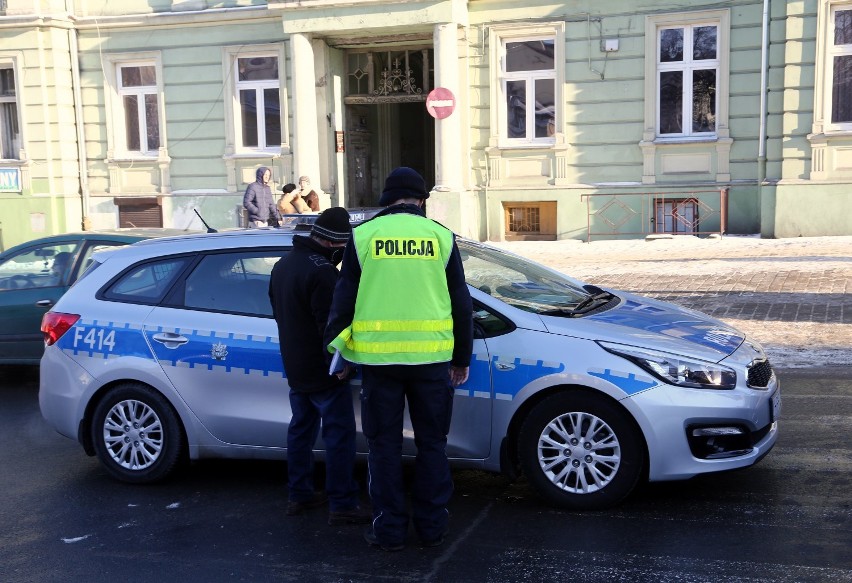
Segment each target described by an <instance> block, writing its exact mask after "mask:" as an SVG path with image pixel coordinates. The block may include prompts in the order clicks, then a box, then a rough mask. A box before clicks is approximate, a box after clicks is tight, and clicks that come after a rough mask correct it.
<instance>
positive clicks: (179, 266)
mask: <svg viewBox="0 0 852 583" xmlns="http://www.w3.org/2000/svg"><path fill="white" fill-rule="evenodd" d="M189 260H190V258H189V257H177V258H171V259H167V260H161V261H152V262H148V263H143V264H140V265H136V266H134V267H131V268H130V269H129V270H128V271H126V272H124V273H123V274H122V275H121V276H120V277H119V278H118V279H117V280H116V281H114V282H113V283H112V284H111V285H110V286H109V287H108V288H107V289H106V291H105V292H104V294H103V295H104V297H105V298H106V299H108V300H119V301H130V302H138V303H143V304H149V303H150V304H153V303H157V302H159V301H160V299H161V298H162V297H163V296H164V295H165V293H166V292H167V291H168V290H169V288H170V287H171V285H172V283H174V281H175V278H177V276H178V275H180V273H181V271H183V268H184V267H185V266H186V264H187V263H188V262H189Z"/></svg>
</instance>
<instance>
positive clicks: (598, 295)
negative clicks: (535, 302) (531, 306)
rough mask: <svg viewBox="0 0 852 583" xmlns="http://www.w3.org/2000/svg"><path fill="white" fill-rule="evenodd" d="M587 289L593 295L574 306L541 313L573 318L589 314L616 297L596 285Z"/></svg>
mask: <svg viewBox="0 0 852 583" xmlns="http://www.w3.org/2000/svg"><path fill="white" fill-rule="evenodd" d="M585 289H586V290H587V291H591V292H593V293H592V295H590V296H589V297H587V298H586V299H584V300H582V301H581V302H580V303H579V304H577V305H576V306H574V307H573V308H554V309H552V310H545V311H544V312H539V313H540V314H541V315H543V316H567V317H568V318H573V317H575V316H581V315H583V314H587V313H589V312H591V311H592V310H594V309H595V308H599V307H600V306H601V305H603V304H606V303H609V302H610V301H611V300H612V299H613V298H614V297H616V295H615V294H611V293H609V292H608V291H604V290H602V289H601V288H599V287H597V286H594V285H587V286H585Z"/></svg>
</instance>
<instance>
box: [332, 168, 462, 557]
mask: <svg viewBox="0 0 852 583" xmlns="http://www.w3.org/2000/svg"><path fill="white" fill-rule="evenodd" d="M428 197H429V193H428V192H427V191H426V184H425V182H424V180H423V178H422V177H421V176H420V175H419V174H418V173H417V172H415V171H414V170H412V169H411V168H405V167H403V168H397V169H396V170H394V171H393V172H391V173H390V175H388V177H387V180H386V181H385V187H384V190H383V191H382V196H381V198H380V199H379V204H380V205H382V206H385V207H387V208H386V209H384V210H383V211H381V212H380V213H379V214H377V215H376V216H375V217H374V218H372V219H371V220H369V221H367V222H365V223H363V224H361V225H360V226H358V227H356V228H355V229H354V232H353V237H352V240H351V243H350V244H349V245H347V246H346V249H345V251H344V255H343V263H342V266H341V275H340V279H339V280H338V282H337V286H336V287H335V291H334V299H333V300H332V307H331V312H330V314H329V323H328V327H327V328H326V333H325V338H326V341H327V342H328V343H329V350H339V351H340V353H341V355H342V356H343V357H344V358H345V359H346V360H348V361H350V362H354V363H358V364H361V365H362V385H361V426H362V430H363V432H364V435H365V437H366V438H367V444H368V445H369V450H370V451H369V456H368V468H369V472H370V476H369V482H370V483H369V490H370V498H371V500H372V504H373V523H372V526H371V528H369V529H368V530H367V531H366V532H365V534H364V538H365V539H366V540H367V542H368V543H370V545H372V546H377V547H380V548H382V549H384V550H387V551H396V550H401V549H402V548H404V546H405V535H406V531H407V530H408V520H409V515H408V512H407V509H406V502H405V492H404V490H403V475H402V457H401V456H402V427H403V413H404V409H405V401H406V399H407V401H408V411H409V416H410V417H411V424H412V427H413V429H414V441H415V444H416V445H417V457H416V461H415V483H414V487H413V490H412V493H411V506H412V511H413V522H414V528H415V531H416V532H417V535H418V536H419V537H420V540H421V543H422V544H423V546H437V545H440V544H441V543H442V542H443V541H444V536H445V535H446V533H447V528H448V519H449V514H448V512H447V504H448V502H449V500H450V497H451V496H452V492H453V482H452V478H451V476H450V468H449V462H448V460H447V454H446V445H447V433H448V432H449V428H450V417H451V414H452V403H453V393H454V389H453V387H455V386H458V385H460V384H462V383H464V382H465V381H466V380H467V377H468V373H469V366H470V358H471V353H472V349H473V319H472V308H471V299H470V294H469V293H468V289H467V285H466V284H465V279H464V269H463V267H462V261H461V256H460V255H459V251H458V247H457V246H456V243H455V236H454V235H453V233H452V232H451V231H450V230H449V229H447V228H445V227H443V226H442V225H440V224H438V223H436V222H435V221H432V220H430V219H428V218H426V215H425V213H424V211H423V204H424V202H425V200H426V199H427V198H428Z"/></svg>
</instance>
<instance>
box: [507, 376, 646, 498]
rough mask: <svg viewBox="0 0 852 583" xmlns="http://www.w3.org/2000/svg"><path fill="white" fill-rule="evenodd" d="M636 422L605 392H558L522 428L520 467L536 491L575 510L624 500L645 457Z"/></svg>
mask: <svg viewBox="0 0 852 583" xmlns="http://www.w3.org/2000/svg"><path fill="white" fill-rule="evenodd" d="M643 443H644V442H643V440H642V437H641V434H640V433H639V430H638V428H637V427H636V426H635V425H634V423H633V422H632V420H631V419H630V418H629V417H628V415H627V413H625V412H624V411H623V410H622V409H620V408H619V407H618V406H617V405H616V404H615V403H612V402H609V401H608V400H606V398H605V397H597V396H595V395H590V394H588V393H579V392H575V393H560V394H557V395H552V396H550V397H548V398H546V399H544V400H543V401H542V402H541V403H538V404H537V405H536V406H535V407H534V408H533V409H532V410H531V411H530V413H529V414H528V415H527V418H526V419H525V420H524V423H523V425H522V426H521V431H520V434H519V441H518V447H519V456H520V462H521V468H522V469H523V471H524V474H526V476H527V479H529V481H530V483H531V484H532V486H533V487H534V488H535V490H536V491H537V492H538V494H539V495H540V496H541V497H542V498H544V499H545V500H547V501H548V502H550V503H552V504H554V505H556V506H560V507H562V508H567V509H572V510H596V509H601V508H608V507H610V506H613V505H615V504H618V503H619V502H621V501H622V500H623V499H624V498H626V497H627V496H628V495H629V494H630V492H632V491H633V489H634V488H635V487H636V484H637V482H638V481H639V478H640V476H641V474H642V467H643V465H644V461H645V448H644V445H643Z"/></svg>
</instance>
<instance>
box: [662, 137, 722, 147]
mask: <svg viewBox="0 0 852 583" xmlns="http://www.w3.org/2000/svg"><path fill="white" fill-rule="evenodd" d="M718 141H719V136H716V135H714V136H712V137H711V136H701V137H700V138H697V137H693V136H685V137H677V138H661V137H656V138H654V140H653V141H652V143H653V144H656V145H658V146H665V145H667V144H715V143H716V142H718Z"/></svg>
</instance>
